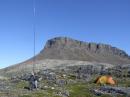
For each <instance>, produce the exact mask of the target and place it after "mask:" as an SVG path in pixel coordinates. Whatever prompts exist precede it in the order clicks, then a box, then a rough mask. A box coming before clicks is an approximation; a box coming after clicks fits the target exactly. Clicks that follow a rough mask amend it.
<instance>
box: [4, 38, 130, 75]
mask: <svg viewBox="0 0 130 97" xmlns="http://www.w3.org/2000/svg"><path fill="white" fill-rule="evenodd" d="M33 60H34V57H33V58H31V59H29V60H27V61H25V62H22V63H19V64H16V65H13V66H10V67H7V68H5V69H3V70H2V72H3V71H4V73H6V72H8V73H10V72H15V71H23V70H24V71H25V70H30V71H31V70H32V67H33V64H34V61H33ZM78 62H79V63H80V65H82V64H90V62H91V63H93V62H96V64H97V63H106V64H113V65H119V64H121V65H122V64H130V56H129V55H128V54H127V53H126V52H124V51H123V50H120V49H118V48H116V47H112V46H111V45H106V44H100V43H98V44H96V43H88V42H83V41H78V40H74V39H71V38H67V37H56V38H53V39H50V40H48V41H47V43H46V45H45V47H44V49H43V50H41V52H40V53H39V54H37V55H36V56H35V68H37V69H38V68H40V69H41V68H43V67H44V66H46V67H55V65H64V64H76V63H78Z"/></svg>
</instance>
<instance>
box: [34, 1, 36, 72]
mask: <svg viewBox="0 0 130 97" xmlns="http://www.w3.org/2000/svg"><path fill="white" fill-rule="evenodd" d="M35 16H36V8H35V0H33V34H34V35H33V39H34V41H33V42H34V44H33V46H34V48H33V54H34V58H33V72H34V71H35V60H36V56H35V53H36V51H35V49H36V31H35Z"/></svg>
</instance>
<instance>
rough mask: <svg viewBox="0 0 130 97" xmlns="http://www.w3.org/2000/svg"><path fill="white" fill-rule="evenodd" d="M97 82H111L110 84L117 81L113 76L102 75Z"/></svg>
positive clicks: (101, 83) (102, 83)
mask: <svg viewBox="0 0 130 97" xmlns="http://www.w3.org/2000/svg"><path fill="white" fill-rule="evenodd" d="M95 83H96V84H100V85H104V84H109V85H115V84H116V82H115V81H114V80H113V78H112V77H111V76H105V75H104V76H100V77H98V78H97V79H96V80H95Z"/></svg>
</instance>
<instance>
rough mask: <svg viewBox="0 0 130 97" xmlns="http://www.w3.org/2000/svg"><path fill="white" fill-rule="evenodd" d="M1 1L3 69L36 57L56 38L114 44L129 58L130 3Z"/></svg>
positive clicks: (103, 0) (0, 64)
mask: <svg viewBox="0 0 130 97" xmlns="http://www.w3.org/2000/svg"><path fill="white" fill-rule="evenodd" d="M35 1H36V3H35V6H36V17H35V18H34V17H33V0H0V68H3V67H7V66H10V65H13V64H16V63H19V62H22V61H24V60H26V59H28V58H30V57H32V56H33V21H34V20H35V24H36V53H38V52H40V50H41V49H42V48H43V47H44V45H45V43H46V41H47V40H48V39H50V38H53V37H57V36H67V37H71V38H74V39H78V40H82V41H87V42H96V43H105V44H111V45H113V46H115V47H118V48H120V49H122V50H125V51H126V52H127V53H128V54H129V55H130V45H129V43H130V38H129V36H130V18H129V17H130V0H35Z"/></svg>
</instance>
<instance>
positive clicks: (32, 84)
mask: <svg viewBox="0 0 130 97" xmlns="http://www.w3.org/2000/svg"><path fill="white" fill-rule="evenodd" d="M29 89H30V90H33V89H35V75H34V73H32V74H31V75H30V77H29Z"/></svg>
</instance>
